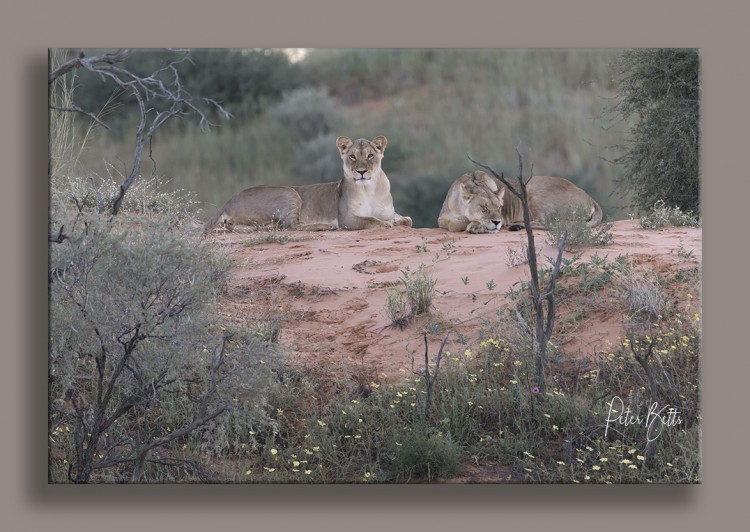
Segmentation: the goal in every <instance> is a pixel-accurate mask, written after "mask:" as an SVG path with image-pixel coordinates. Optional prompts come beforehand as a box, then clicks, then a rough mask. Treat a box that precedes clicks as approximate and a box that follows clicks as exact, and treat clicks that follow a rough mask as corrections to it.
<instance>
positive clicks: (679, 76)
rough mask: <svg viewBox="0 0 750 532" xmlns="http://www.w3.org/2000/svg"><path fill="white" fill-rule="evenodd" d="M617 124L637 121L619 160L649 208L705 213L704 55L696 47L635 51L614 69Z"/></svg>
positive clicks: (631, 187)
mask: <svg viewBox="0 0 750 532" xmlns="http://www.w3.org/2000/svg"><path fill="white" fill-rule="evenodd" d="M615 69H616V76H617V77H618V78H619V82H620V85H619V88H618V91H617V103H616V104H615V106H614V108H613V109H611V112H613V113H614V115H615V116H616V119H617V120H622V119H624V120H626V121H628V120H631V119H633V120H635V125H633V127H632V128H631V130H630V138H629V139H627V142H626V152H625V154H624V155H622V156H620V157H618V158H616V159H615V162H616V163H618V164H620V165H622V166H623V167H624V169H625V175H624V179H623V183H625V184H627V188H628V190H630V191H631V192H632V193H633V195H634V200H635V203H636V205H637V206H638V207H639V208H641V209H643V210H646V209H648V208H650V207H651V206H652V205H653V204H654V203H655V202H656V201H657V200H664V201H665V202H667V203H668V204H669V205H674V206H676V207H679V208H680V209H682V210H683V211H692V212H696V213H700V141H701V129H700V99H701V78H700V55H699V51H698V50H696V49H668V48H660V49H636V50H628V51H626V52H623V53H622V54H621V56H620V57H619V59H618V60H617V62H616V65H615Z"/></svg>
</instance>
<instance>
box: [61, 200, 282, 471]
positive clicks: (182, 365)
mask: <svg viewBox="0 0 750 532" xmlns="http://www.w3.org/2000/svg"><path fill="white" fill-rule="evenodd" d="M68 227H69V229H66V234H67V238H66V239H65V240H64V241H63V242H61V243H56V244H54V245H52V246H51V248H50V274H49V275H50V283H49V299H50V313H49V316H50V317H49V320H50V326H49V335H50V336H49V354H48V356H49V405H50V411H49V423H50V432H51V435H52V436H53V442H54V443H53V442H52V441H51V444H50V446H51V451H50V452H51V453H52V455H54V454H56V453H62V455H63V456H64V460H66V461H67V463H69V464H73V466H72V467H71V469H70V471H69V472H67V471H66V472H65V473H64V474H65V476H57V475H60V474H61V473H62V471H60V470H59V469H55V468H54V467H53V464H51V468H50V473H51V481H53V482H66V481H72V482H91V481H98V482H120V481H127V480H130V481H134V482H154V481H166V480H169V479H171V478H172V477H171V476H170V475H171V473H166V471H171V470H173V469H174V467H175V464H182V465H180V466H179V467H178V468H177V469H178V470H179V469H180V467H182V466H184V465H185V464H192V466H191V470H192V471H193V474H194V475H196V478H203V476H202V475H203V473H202V471H203V469H204V468H203V467H202V466H200V463H201V461H202V460H204V459H205V458H206V457H207V456H212V455H216V454H222V453H226V452H229V451H235V450H236V449H237V448H238V447H239V445H240V444H241V443H242V442H241V440H238V438H239V437H241V436H242V435H243V434H247V432H246V429H244V427H250V426H252V425H253V424H263V423H266V422H267V418H266V412H265V410H264V408H263V405H264V401H265V399H264V397H265V395H266V394H267V390H268V388H269V386H271V385H272V383H273V379H272V377H271V371H272V370H271V368H272V367H273V366H274V365H275V364H274V363H273V361H274V360H275V358H276V355H275V354H274V352H273V351H272V350H271V348H269V347H267V346H265V345H264V344H260V343H259V342H257V341H255V342H251V341H249V340H248V339H245V340H242V341H239V336H240V335H239V334H237V335H236V338H235V337H233V335H232V334H231V333H228V332H227V333H222V332H221V330H220V324H219V323H218V321H217V314H216V310H215V308H216V307H215V305H216V303H215V298H216V295H217V291H218V290H220V289H221V287H222V284H223V280H224V278H225V275H226V271H227V267H228V261H227V260H226V259H225V258H223V257H222V256H220V255H217V254H216V252H215V251H214V250H213V249H211V248H210V247H208V245H201V244H200V243H199V242H197V241H196V240H195V237H192V238H191V237H190V236H188V235H187V234H186V233H184V232H183V231H180V230H178V229H175V228H170V222H169V220H166V219H165V218H163V217H158V216H156V217H150V218H146V217H143V216H138V217H133V216H131V215H128V214H126V213H124V214H120V215H118V216H117V217H115V218H114V219H111V220H110V219H107V217H99V216H97V215H87V214H80V213H79V215H78V217H77V219H76V223H71V224H70V225H69V226H68ZM261 361H262V362H261ZM224 414H226V417H222V416H223V415H224ZM55 436H57V438H55ZM53 449H54V452H53ZM162 456H170V457H171V458H170V460H162V459H161V457H162ZM159 466H161V467H159ZM154 467H156V470H160V471H162V473H160V474H159V475H155V473H154V471H155V470H154ZM68 475H69V476H68Z"/></svg>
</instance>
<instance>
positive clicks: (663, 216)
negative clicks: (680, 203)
mask: <svg viewBox="0 0 750 532" xmlns="http://www.w3.org/2000/svg"><path fill="white" fill-rule="evenodd" d="M639 224H640V226H641V228H643V229H661V228H662V227H669V226H672V227H700V220H699V219H698V217H697V216H696V215H695V214H693V213H692V211H691V212H682V211H681V210H680V208H679V207H668V206H667V205H666V203H665V202H664V201H663V200H659V201H657V202H656V203H655V204H654V205H653V207H651V211H650V212H649V213H648V214H646V215H645V216H642V217H641V218H640V219H639Z"/></svg>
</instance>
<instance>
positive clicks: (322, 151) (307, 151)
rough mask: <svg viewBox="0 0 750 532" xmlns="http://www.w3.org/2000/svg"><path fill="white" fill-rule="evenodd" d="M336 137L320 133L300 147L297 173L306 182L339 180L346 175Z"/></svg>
mask: <svg viewBox="0 0 750 532" xmlns="http://www.w3.org/2000/svg"><path fill="white" fill-rule="evenodd" d="M336 137H337V135H320V136H317V137H315V138H312V139H310V140H308V141H306V142H305V143H304V144H303V145H302V147H301V148H300V150H299V154H298V155H297V173H298V174H299V176H300V177H302V178H303V179H304V181H305V182H306V183H326V182H328V181H338V180H339V179H341V178H342V177H343V176H344V174H343V170H342V164H341V156H340V155H339V152H338V149H337V148H336Z"/></svg>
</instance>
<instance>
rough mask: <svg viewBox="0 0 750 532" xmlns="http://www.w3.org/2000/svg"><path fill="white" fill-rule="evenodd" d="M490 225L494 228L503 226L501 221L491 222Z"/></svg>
mask: <svg viewBox="0 0 750 532" xmlns="http://www.w3.org/2000/svg"><path fill="white" fill-rule="evenodd" d="M492 223H493V224H495V227H500V226H501V225H503V221H502V220H492Z"/></svg>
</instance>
